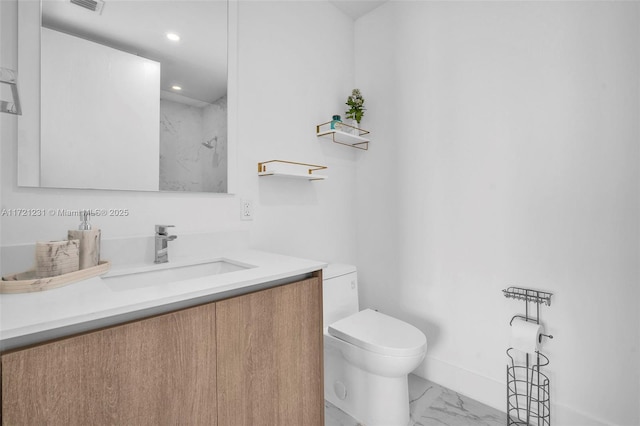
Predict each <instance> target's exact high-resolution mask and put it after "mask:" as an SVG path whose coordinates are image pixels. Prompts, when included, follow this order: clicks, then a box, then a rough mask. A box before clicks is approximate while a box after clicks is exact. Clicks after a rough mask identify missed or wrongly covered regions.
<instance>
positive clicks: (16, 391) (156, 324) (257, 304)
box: [1, 272, 324, 426]
mask: <svg viewBox="0 0 640 426" xmlns="http://www.w3.org/2000/svg"><path fill="white" fill-rule="evenodd" d="M1 375H2V412H1V418H2V425H45V424H46V425H65V426H67V425H83V426H84V425H135V426H138V425H207V426H211V425H220V426H236V425H252V426H255V425H265V426H266V425H269V426H276V425H283V426H288V425H305V426H307V425H309V426H312V425H318V426H321V425H324V402H323V401H324V397H323V370H322V280H321V276H320V273H319V272H318V273H317V276H314V277H313V278H310V279H306V280H303V281H298V282H295V283H291V284H285V285H282V286H279V287H273V288H269V289H266V290H261V291H257V292H254V293H249V294H245V295H241V296H237V297H234V298H230V299H226V300H222V301H217V302H214V303H208V304H205V305H200V306H196V307H192V308H187V309H183V310H180V311H176V312H172V313H168V314H163V315H159V316H155V317H151V318H146V319H142V320H138V321H134V322H130V323H127V324H123V325H118V326H113V327H109V328H105V329H101V330H97V331H92V332H88V333H85V334H81V335H76V336H73V337H68V338H62V339H59V340H56V341H53V342H48V343H43V344H38V345H35V346H32V347H29V348H24V349H18V350H13V351H9V352H7V353H4V354H2V357H1Z"/></svg>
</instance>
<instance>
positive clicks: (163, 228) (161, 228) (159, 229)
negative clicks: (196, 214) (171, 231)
mask: <svg viewBox="0 0 640 426" xmlns="http://www.w3.org/2000/svg"><path fill="white" fill-rule="evenodd" d="M167 228H175V225H156V234H160V235H167Z"/></svg>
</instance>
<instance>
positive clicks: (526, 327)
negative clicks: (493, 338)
mask: <svg viewBox="0 0 640 426" xmlns="http://www.w3.org/2000/svg"><path fill="white" fill-rule="evenodd" d="M542 333H544V328H543V326H542V324H536V323H535V322H527V321H525V320H524V319H522V318H514V319H513V321H512V323H511V347H512V348H514V349H517V350H519V351H521V352H527V353H531V354H532V353H535V352H536V351H539V350H540V334H542Z"/></svg>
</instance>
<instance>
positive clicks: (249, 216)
mask: <svg viewBox="0 0 640 426" xmlns="http://www.w3.org/2000/svg"><path fill="white" fill-rule="evenodd" d="M240 218H241V219H242V220H253V203H252V202H251V200H240Z"/></svg>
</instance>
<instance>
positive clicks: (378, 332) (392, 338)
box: [328, 309, 427, 357]
mask: <svg viewBox="0 0 640 426" xmlns="http://www.w3.org/2000/svg"><path fill="white" fill-rule="evenodd" d="M328 332H329V334H330V335H332V336H333V337H336V338H338V339H340V340H344V341H346V342H348V343H351V344H352V345H355V346H358V347H360V348H362V349H365V350H368V351H370V352H374V353H377V354H380V355H389V356H398V357H402V356H414V355H419V354H421V353H423V352H424V350H425V345H426V344H427V339H426V337H425V335H424V334H423V333H422V332H421V331H420V330H418V329H417V328H416V327H414V326H412V325H411V324H407V323H406V322H404V321H401V320H399V319H397V318H393V317H390V316H388V315H385V314H382V313H380V312H376V311H374V310H371V309H365V310H362V311H360V312H358V313H356V314H353V315H350V316H348V317H346V318H343V319H341V320H339V321H336V322H334V323H333V324H331V325H330V326H329V327H328Z"/></svg>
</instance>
